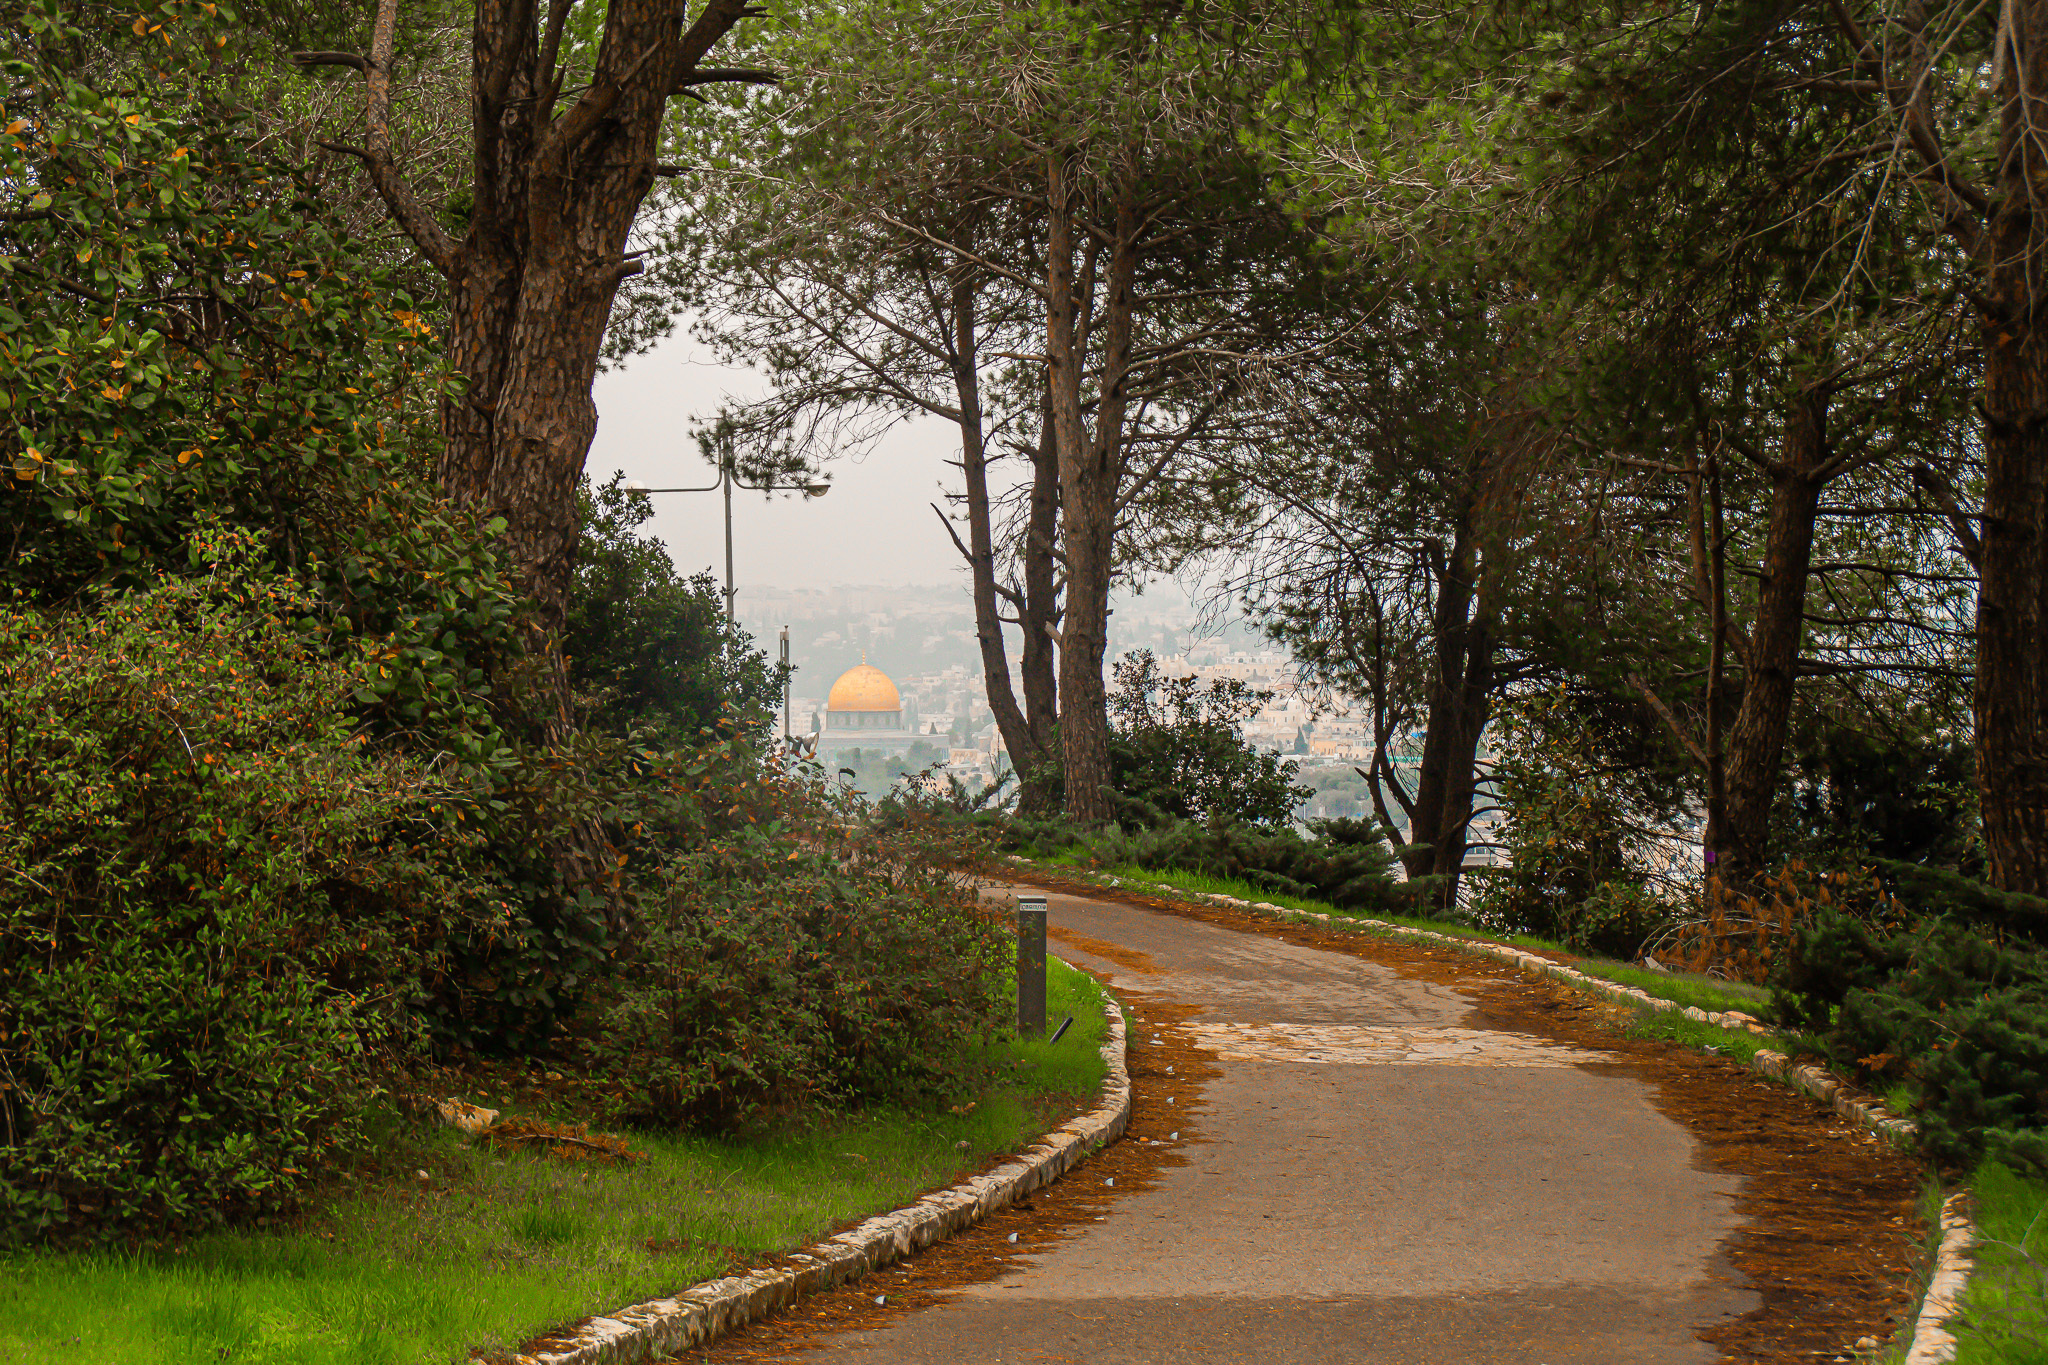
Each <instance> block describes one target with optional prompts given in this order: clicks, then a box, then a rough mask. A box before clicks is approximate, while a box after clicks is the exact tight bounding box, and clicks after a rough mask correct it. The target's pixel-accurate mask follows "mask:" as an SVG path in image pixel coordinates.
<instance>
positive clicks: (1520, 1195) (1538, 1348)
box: [778, 888, 1760, 1365]
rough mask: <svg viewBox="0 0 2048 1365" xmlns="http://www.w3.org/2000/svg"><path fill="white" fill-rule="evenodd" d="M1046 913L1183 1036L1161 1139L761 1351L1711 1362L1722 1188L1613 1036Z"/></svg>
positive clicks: (1227, 940) (1261, 942)
mask: <svg viewBox="0 0 2048 1365" xmlns="http://www.w3.org/2000/svg"><path fill="white" fill-rule="evenodd" d="M991 894H998V895H1000V894H1002V889H1001V888H997V889H995V890H993V891H992V892H991ZM1050 911H1051V925H1052V932H1053V939H1054V944H1055V948H1054V951H1056V952H1057V953H1058V954H1059V955H1060V956H1062V957H1064V958H1066V959H1067V960H1068V961H1070V962H1073V963H1074V964H1075V965H1077V966H1081V967H1085V968H1088V969H1090V970H1093V971H1095V972H1097V973H1098V974H1099V975H1101V976H1103V977H1104V978H1105V979H1107V980H1108V981H1109V983H1110V985H1111V987H1112V989H1114V990H1116V991H1117V992H1118V994H1119V995H1120V996H1122V997H1123V998H1125V999H1127V1000H1128V1001H1130V1002H1131V1003H1132V1004H1133V1005H1134V1007H1135V1010H1136V1015H1137V1018H1136V1022H1135V1024H1134V1027H1133V1035H1134V1040H1136V1041H1138V1042H1140V1043H1142V1042H1143V1041H1144V1036H1143V1035H1144V1031H1145V1029H1146V1028H1147V1027H1148V1026H1147V1024H1146V1010H1147V1007H1148V1002H1150V1001H1170V1002H1174V1004H1175V1005H1177V1006H1179V1007H1181V1008H1177V1009H1175V1010H1174V1011H1173V1013H1174V1016H1175V1018H1176V1020H1178V1021H1179V1024H1178V1025H1177V1026H1180V1027H1183V1028H1184V1029H1185V1031H1186V1034H1187V1035H1188V1036H1191V1037H1192V1040H1193V1041H1194V1043H1195V1045H1196V1046H1198V1047H1200V1048H1201V1049H1203V1051H1204V1052H1205V1053H1206V1054H1208V1058H1209V1059H1210V1060H1209V1061H1208V1067H1213V1072H1214V1074H1212V1075H1209V1076H1207V1077H1206V1079H1204V1080H1203V1081H1201V1082H1200V1083H1199V1084H1197V1083H1196V1082H1195V1081H1194V1080H1193V1079H1192V1078H1191V1080H1190V1083H1189V1085H1188V1087H1187V1090H1186V1092H1185V1093H1183V1094H1180V1095H1178V1096H1173V1097H1172V1098H1174V1099H1175V1100H1176V1101H1177V1103H1178V1105H1179V1106H1180V1107H1179V1109H1178V1110H1176V1111H1175V1112H1187V1113H1189V1114H1190V1115H1191V1117H1190V1119H1189V1120H1188V1124H1187V1132H1186V1135H1185V1137H1184V1138H1183V1139H1182V1140H1181V1143H1180V1145H1181V1146H1182V1147H1184V1149H1185V1150H1184V1151H1181V1152H1179V1153H1178V1155H1179V1156H1181V1157H1183V1158H1184V1160H1183V1161H1181V1162H1179V1163H1178V1164H1174V1165H1172V1166H1171V1167H1170V1168H1167V1169H1164V1170H1162V1171H1160V1172H1159V1174H1158V1176H1157V1178H1156V1179H1153V1180H1151V1181H1150V1182H1149V1184H1148V1187H1147V1188H1144V1189H1141V1190H1139V1191H1137V1192H1135V1193H1132V1194H1129V1195H1128V1196H1125V1197H1123V1198H1120V1199H1118V1200H1116V1201H1115V1203H1114V1204H1113V1205H1110V1206H1108V1212H1107V1213H1106V1215H1104V1216H1102V1217H1101V1218H1100V1219H1099V1220H1098V1221H1093V1222H1090V1223H1086V1224H1084V1225H1083V1226H1081V1227H1080V1228H1078V1229H1077V1230H1075V1231H1073V1232H1072V1233H1071V1234H1070V1235H1067V1236H1065V1237H1063V1238H1062V1239H1061V1240H1059V1241H1058V1242H1056V1243H1055V1244H1053V1245H1051V1246H1049V1247H1048V1248H1046V1249H1045V1250H1043V1251H1042V1252H1039V1253H1036V1254H1024V1255H1020V1256H1017V1257H1016V1258H1015V1260H1014V1263H1013V1265H1012V1268H1010V1269H1008V1270H1007V1271H1006V1272H1005V1273H1003V1274H1001V1275H1000V1276H997V1277H994V1278H991V1279H988V1280H986V1281H983V1282H979V1283H973V1284H968V1285H964V1286H963V1287H961V1288H960V1289H958V1290H957V1291H956V1292H953V1293H950V1294H948V1295H947V1296H946V1297H945V1298H944V1299H943V1300H940V1301H936V1302H934V1303H932V1304H931V1305H929V1306H927V1307H923V1308H921V1309H919V1310H918V1311H915V1312H909V1313H906V1314H901V1315H897V1316H894V1317H892V1318H891V1319H890V1320H888V1321H886V1322H883V1323H881V1324H879V1325H874V1326H861V1327H857V1328H855V1329H854V1330H842V1331H835V1332H831V1333H829V1334H827V1335H824V1336H819V1337H813V1338H811V1339H809V1340H807V1341H806V1342H804V1343H803V1347H802V1349H798V1350H793V1351H792V1352H791V1353H790V1354H789V1355H788V1356H787V1357H786V1358H787V1359H790V1360H793V1361H794V1360H802V1361H806V1362H820V1363H821V1365H823V1363H829V1365H882V1362H890V1363H891V1365H895V1363H897V1362H956V1361H957V1362H968V1361H973V1362H1033V1363H1034V1365H1035V1363H1036V1362H1052V1361H1091V1362H1132V1363H1133V1365H1136V1363H1137V1362H1145V1363H1147V1365H1150V1363H1152V1362H1160V1363H1161V1365H1164V1363H1165V1362H1176V1363H1178V1362H1189V1363H1190V1365H1193V1363H1194V1362H1221V1361H1269V1362H1276V1363H1278V1362H1310V1361H1315V1362H1349V1361H1358V1362H1389V1363H1390V1365H1391V1363H1393V1362H1417V1363H1418V1365H1419V1363H1420V1362H1439V1361H1470V1362H1517V1363H1526V1365H1567V1362H1573V1363H1576V1362H1587V1363H1589V1365H1590V1363H1591V1362H1603V1363H1609V1365H1612V1363H1615V1362H1643V1363H1644V1365H1663V1363H1664V1362H1671V1363H1673V1365H1677V1363H1678V1362H1712V1361H1716V1360H1719V1359H1721V1353H1720V1352H1719V1351H1717V1350H1715V1349H1714V1348H1712V1347H1710V1346H1708V1345H1707V1344H1706V1343H1704V1342H1703V1341H1702V1340H1700V1338H1699V1336H1698V1335H1697V1334H1698V1333H1699V1332H1700V1331H1702V1330H1704V1329H1708V1328H1711V1327H1713V1326H1714V1325H1715V1324H1725V1323H1727V1322H1728V1321H1729V1320H1730V1319H1732V1318H1738V1317H1740V1316H1742V1315H1744V1314H1746V1313H1750V1312H1751V1311H1752V1310H1753V1309H1755V1308H1756V1306H1757V1305H1758V1303H1759V1301H1760V1300H1759V1299H1758V1296H1757V1295H1756V1294H1754V1293H1753V1292H1751V1291H1750V1290H1748V1289H1747V1288H1744V1287H1743V1277H1742V1276H1741V1275H1739V1274H1737V1273H1735V1272H1734V1271H1733V1269H1732V1268H1731V1267H1730V1265H1729V1263H1728V1261H1727V1258H1726V1256H1725V1254H1724V1250H1723V1246H1724V1243H1725V1241H1726V1239H1727V1238H1728V1237H1729V1236H1730V1235H1731V1234H1732V1233H1733V1232H1734V1231H1735V1230H1736V1228H1737V1227H1738V1225H1739V1221H1740V1220H1739V1218H1738V1216H1737V1213H1736V1211H1735V1207H1734V1206H1735V1201H1736V1196H1737V1194H1738V1192H1739V1191H1738V1186H1739V1184H1740V1182H1739V1181H1738V1180H1737V1179H1735V1178H1734V1177H1732V1176H1729V1175H1726V1174H1722V1173H1718V1172H1717V1171H1716V1170H1715V1169H1714V1168H1713V1167H1712V1165H1711V1164H1710V1163H1709V1162H1707V1161H1705V1160H1703V1159H1702V1156H1701V1153H1700V1151H1699V1148H1698V1145H1697V1144H1696V1143H1695V1141H1694V1139H1693V1138H1692V1137H1691V1136H1690V1135H1689V1134H1688V1133H1687V1131H1686V1130H1685V1129H1684V1128H1683V1127H1681V1126H1680V1125H1679V1124H1677V1123H1676V1122H1674V1121H1673V1120H1671V1119H1669V1118H1667V1117H1665V1116H1664V1114H1662V1113H1661V1112H1659V1110H1658V1109H1657V1107H1656V1106H1655V1105H1654V1104H1653V1102H1652V1099H1653V1085H1652V1083H1651V1082H1650V1081H1648V1080H1646V1079H1644V1078H1643V1077H1641V1076H1638V1075H1634V1074H1632V1072H1633V1071H1634V1070H1635V1068H1634V1067H1633V1066H1632V1065H1631V1064H1630V1063H1629V1062H1628V1060H1627V1059H1625V1058H1622V1057H1618V1056H1615V1055H1611V1054H1607V1053H1603V1052H1600V1051H1597V1050H1593V1049H1590V1048H1587V1047H1583V1046H1576V1045H1573V1044H1571V1043H1568V1042H1559V1041H1555V1040H1553V1039H1546V1038H1542V1037H1536V1036H1532V1035H1529V1034H1524V1033H1519V1032H1514V1031H1512V1030H1509V1029H1506V1028H1503V1027H1500V1026H1498V1025H1495V1026H1491V1027H1490V1026H1489V1025H1488V1023H1487V1021H1486V1019H1485V1018H1483V1017H1482V1016H1481V1015H1480V1014H1479V1013H1477V1012H1476V1011H1475V1010H1474V1008H1473V999H1472V997H1471V996H1470V995H1468V994H1466V993H1465V992H1463V991H1460V990H1459V989H1457V988H1456V987H1455V986H1452V985H1449V984H1442V983H1439V982H1436V981H1431V980H1424V979H1419V978H1417V977H1415V976H1407V975H1403V974H1401V973H1399V972H1397V971H1395V970H1394V969H1393V968H1392V967H1390V966H1386V965H1383V964H1381V963H1378V962H1375V961H1371V960H1367V959H1365V958H1363V957H1359V956H1354V955H1350V954H1344V953H1336V952H1331V951H1326V950H1323V949H1319V948H1316V947H1311V946H1306V945H1302V944H1296V943H1290V942H1286V941H1283V940H1281V939H1279V938H1277V937H1269V936H1265V935H1258V934H1248V933H1240V932H1237V931H1234V930H1232V929H1227V928H1223V927H1220V926H1218V925H1214V924H1209V923H1204V922H1202V921H1200V920H1197V919H1191V918H1186V917H1177V916H1173V915H1167V914H1161V913H1157V912H1154V911H1151V910H1146V909H1142V908H1138V907H1136V906H1131V905H1125V904H1114V903H1106V902H1103V901H1097V900H1092V899H1087V898H1083V897H1079V896H1072V895H1062V894H1057V893H1055V894H1053V895H1051V896H1050ZM1182 1016H1185V1018H1184V1019H1183V1018H1182ZM1208 1067H1205V1068H1204V1070H1207V1069H1208ZM1155 1079H1159V1078H1155ZM1164 1079H1165V1080H1166V1089H1167V1090H1168V1091H1169V1092H1170V1091H1172V1089H1173V1088H1174V1087H1173V1086H1172V1084H1171V1080H1172V1078H1171V1077H1167V1078H1164ZM1150 1126H1151V1128H1152V1129H1158V1128H1160V1127H1161V1126H1162V1124H1161V1123H1159V1122H1154V1123H1153V1124H1151V1125H1150ZM1090 1171H1091V1168H1090V1167H1088V1166H1084V1167H1082V1168H1081V1169H1080V1170H1079V1171H1077V1172H1075V1173H1074V1174H1073V1175H1072V1176H1069V1177H1068V1181H1069V1182H1076V1181H1078V1182H1088V1181H1090V1179H1091V1175H1090ZM1096 1183H1100V1182H1099V1181H1097V1182H1096ZM778 1358H783V1357H779V1356H778Z"/></svg>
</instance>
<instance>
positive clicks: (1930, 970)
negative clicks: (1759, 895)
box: [1773, 908, 2048, 1173]
mask: <svg viewBox="0 0 2048 1365" xmlns="http://www.w3.org/2000/svg"><path fill="white" fill-rule="evenodd" d="M1774 985H1775V987H1776V989H1775V991H1774V993H1773V1008H1774V1010H1775V1012H1776V1014H1777V1016H1778V1017H1779V1019H1781V1020H1782V1021H1783V1022H1785V1023H1788V1024H1790V1025H1792V1026H1794V1027H1796V1028H1801V1029H1804V1030H1807V1031H1809V1032H1811V1033H1812V1034H1814V1035H1816V1036H1817V1037H1818V1038H1819V1039H1820V1040H1821V1041H1822V1043H1823V1044H1824V1046H1825V1047H1826V1049H1827V1051H1828V1053H1829V1055H1830V1056H1831V1057H1832V1058H1833V1059H1834V1060H1835V1061H1837V1062H1839V1063H1840V1064H1842V1065H1843V1066H1845V1067H1850V1068H1853V1069H1855V1070H1857V1071H1858V1072H1860V1073H1862V1074H1863V1075H1866V1076H1872V1077H1876V1078H1879V1083H1880V1084H1891V1083H1896V1082H1898V1081H1900V1080H1903V1081H1905V1082H1906V1084H1907V1085H1908V1087H1909V1088H1910V1089H1911V1090H1912V1091H1913V1092H1914V1093H1915V1094H1916V1096H1917V1098H1918V1113H1917V1118H1918V1120H1919V1123H1920V1132H1921V1142H1922V1145H1923V1146H1925V1147H1926V1149H1927V1150H1928V1151H1929V1152H1930V1153H1931V1154H1932V1155H1934V1156H1935V1157H1936V1158H1938V1159H1940V1160H1942V1161H1946V1162H1951V1163H1955V1164H1969V1163H1973V1162H1975V1161H1977V1160H1979V1159H1981V1158H1983V1157H1985V1156H1987V1155H1988V1156H1992V1157H1995V1158H1997V1159H1999V1160H2002V1161H2005V1162H2007V1163H2008V1164H2011V1165H2014V1166H2019V1167H2025V1168H2027V1169H2030V1170H2033V1171H2035V1172H2040V1173H2048V951H2044V950H2043V949H2042V948H2040V947H2038V946H2036V945H2034V944H2031V943H2025V942H2022V941H2018V940H2011V941H2005V942H2001V941H1999V940H1998V939H1997V938H1995V937H1993V936H1992V935H1990V934H1988V933H1986V932H1985V930H1984V929H1983V928H1981V927H1980V926H1976V925H1972V924H1968V923H1965V922H1962V921H1958V920H1955V919H1951V918H1948V917H1946V916H1942V917H1936V918H1932V919H1928V920H1924V921H1920V922H1918V923H1915V924H1913V925H1911V926H1910V927H1906V928H1893V927H1891V926H1890V925H1887V924H1885V923H1882V922H1878V923H1872V922H1871V921H1869V920H1867V919H1864V918H1861V917H1859V916H1857V915H1855V914H1853V913H1850V912H1849V911H1847V910H1844V909H1841V908H1833V909H1829V910H1825V911H1822V912H1821V913H1820V914H1819V915H1817V916H1816V917H1815V920H1814V922H1813V923H1812V925H1811V926H1809V927H1808V928H1807V929H1805V930H1804V931H1803V932H1801V933H1800V934H1799V935H1798V936H1797V938H1796V940H1795V942H1794V945H1793V947H1792V949H1791V950H1790V951H1789V952H1788V953H1787V954H1786V957H1785V962H1784V964H1783V967H1782V968H1781V971H1780V973H1779V976H1778V979H1777V981H1776V982H1775V983H1774Z"/></svg>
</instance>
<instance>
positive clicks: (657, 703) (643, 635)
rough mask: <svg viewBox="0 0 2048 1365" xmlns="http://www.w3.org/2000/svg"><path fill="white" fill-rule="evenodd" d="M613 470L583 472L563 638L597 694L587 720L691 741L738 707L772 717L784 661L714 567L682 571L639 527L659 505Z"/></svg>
mask: <svg viewBox="0 0 2048 1365" xmlns="http://www.w3.org/2000/svg"><path fill="white" fill-rule="evenodd" d="M623 478H624V476H623V475H618V474H615V475H613V476H612V477H611V479H609V480H608V481H606V482H605V483H604V484H601V485H593V484H592V483H591V482H590V480H589V479H588V478H587V477H586V478H585V479H584V481H583V487H582V499H581V501H582V508H583V521H582V531H581V541H580V543H579V544H578V545H577V549H576V582H575V584H574V587H573V588H572V590H571V592H570V598H569V616H568V622H567V625H566V627H565V629H564V631H563V636H562V648H563V651H564V652H565V653H567V654H568V656H569V661H570V670H571V674H570V676H571V679H572V681H573V682H574V683H575V685H576V687H577V688H578V690H579V691H583V692H586V693H587V694H588V695H589V697H590V700H591V703H592V705H591V715H590V719H591V722H592V723H594V724H596V725H598V726H601V727H602V728H604V729H607V730H611V731H614V732H618V733H624V732H625V731H627V730H628V729H630V728H632V727H634V726H639V727H641V728H643V729H644V730H646V731H648V732H649V733H650V734H651V735H652V736H653V737H655V738H657V739H659V740H660V741H661V742H663V743H667V744H681V745H687V744H691V743H694V742H695V741H696V739H697V737H698V735H699V733H700V732H702V731H707V730H717V729H719V728H721V727H722V726H724V725H726V724H728V723H729V722H730V721H731V720H733V719H734V718H735V717H737V718H742V719H743V720H744V723H746V724H748V725H761V726H765V725H766V724H767V722H768V719H769V712H770V711H771V709H772V708H774V707H775V706H776V705H777V704H778V703H779V702H780V700H781V696H782V679H781V676H780V674H781V669H780V667H779V666H777V665H773V664H770V663H769V661H768V659H767V657H766V656H765V655H764V654H763V653H762V652H761V651H760V650H758V649H755V648H754V647H753V641H752V638H751V637H750V636H748V634H747V633H746V632H745V631H744V630H742V629H740V628H739V626H738V625H736V624H734V623H733V622H731V621H729V620H727V619H726V615H725V605H724V603H723V601H722V600H721V594H720V592H719V590H718V587H717V585H716V584H715V583H714V582H713V581H712V578H711V575H710V574H708V573H700V574H697V575H695V576H693V577H691V578H687V579H685V578H683V577H682V576H681V575H680V574H678V573H677V572H676V569H675V562H674V561H673V560H671V559H670V558H669V554H668V551H667V549H666V548H664V547H663V545H662V543H661V541H659V540H657V539H655V538H654V537H653V536H648V535H642V534H639V533H638V531H637V528H638V527H640V526H641V525H642V524H644V523H645V522H646V521H647V520H648V519H649V518H651V517H652V516H653V515H654V506H653V503H652V502H651V500H650V499H649V498H648V496H647V495H646V494H645V493H639V492H633V491H630V490H628V489H627V488H626V487H625V486H624V484H623V482H622V480H623Z"/></svg>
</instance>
